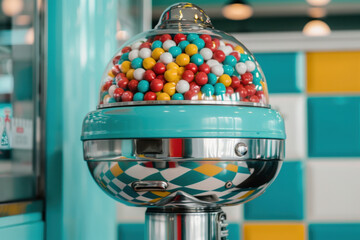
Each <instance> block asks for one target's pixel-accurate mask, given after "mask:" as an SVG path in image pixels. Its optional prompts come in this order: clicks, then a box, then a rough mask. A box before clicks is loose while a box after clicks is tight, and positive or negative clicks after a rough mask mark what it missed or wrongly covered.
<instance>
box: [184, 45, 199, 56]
mask: <svg viewBox="0 0 360 240" xmlns="http://www.w3.org/2000/svg"><path fill="white" fill-rule="evenodd" d="M197 52H198V47H197V46H196V45H195V44H192V43H191V44H189V45H187V46H186V48H185V53H186V54H187V55H189V56H192V55H194V54H196V53H197Z"/></svg>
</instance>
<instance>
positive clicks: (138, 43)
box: [131, 42, 143, 50]
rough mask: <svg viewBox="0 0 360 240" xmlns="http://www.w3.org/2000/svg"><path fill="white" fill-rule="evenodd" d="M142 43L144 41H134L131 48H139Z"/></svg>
mask: <svg viewBox="0 0 360 240" xmlns="http://www.w3.org/2000/svg"><path fill="white" fill-rule="evenodd" d="M141 44H143V43H142V42H136V43H133V44H132V45H131V49H133V50H134V49H139V48H140V46H141Z"/></svg>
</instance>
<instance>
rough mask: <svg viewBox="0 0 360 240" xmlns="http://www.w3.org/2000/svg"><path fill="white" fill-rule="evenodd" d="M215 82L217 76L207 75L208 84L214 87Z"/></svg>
mask: <svg viewBox="0 0 360 240" xmlns="http://www.w3.org/2000/svg"><path fill="white" fill-rule="evenodd" d="M216 82H217V76H216V75H215V74H213V73H209V74H208V83H209V84H211V85H215V83H216Z"/></svg>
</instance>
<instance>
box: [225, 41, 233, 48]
mask: <svg viewBox="0 0 360 240" xmlns="http://www.w3.org/2000/svg"><path fill="white" fill-rule="evenodd" d="M225 46H230V47H231V48H232V50H234V46H233V45H232V44H231V43H225Z"/></svg>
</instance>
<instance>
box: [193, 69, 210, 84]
mask: <svg viewBox="0 0 360 240" xmlns="http://www.w3.org/2000/svg"><path fill="white" fill-rule="evenodd" d="M195 82H196V83H197V84H198V85H200V86H202V85H205V84H206V83H207V82H208V76H207V75H206V73H204V72H198V73H197V74H196V76H195Z"/></svg>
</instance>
